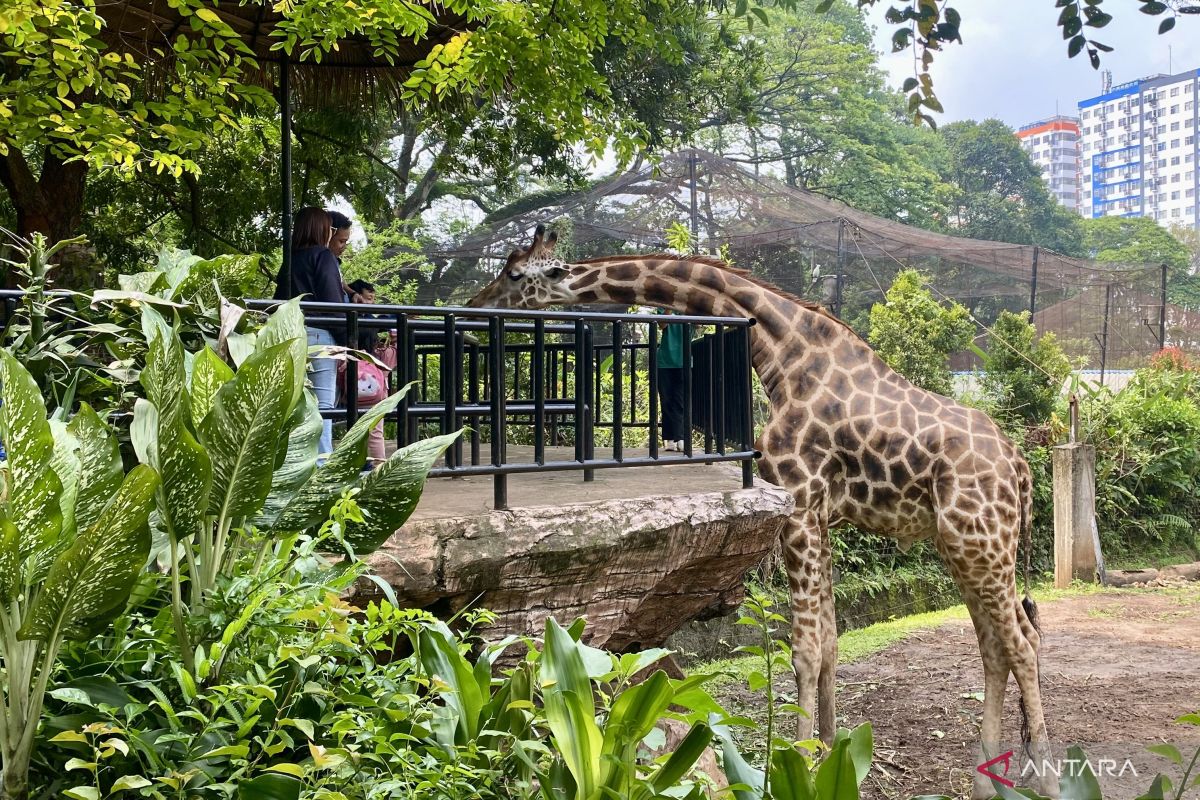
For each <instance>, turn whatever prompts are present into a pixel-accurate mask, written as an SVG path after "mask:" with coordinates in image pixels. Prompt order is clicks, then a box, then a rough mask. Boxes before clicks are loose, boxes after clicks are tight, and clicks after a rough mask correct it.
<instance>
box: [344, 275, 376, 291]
mask: <svg viewBox="0 0 1200 800" xmlns="http://www.w3.org/2000/svg"><path fill="white" fill-rule="evenodd" d="M350 290H351V291H352V292H354V293H355V294H362V293H363V292H373V291H375V284H373V283H370V282H368V281H364V280H363V279H362V278H359V279H358V280H356V281H354V282H353V283H351V284H350Z"/></svg>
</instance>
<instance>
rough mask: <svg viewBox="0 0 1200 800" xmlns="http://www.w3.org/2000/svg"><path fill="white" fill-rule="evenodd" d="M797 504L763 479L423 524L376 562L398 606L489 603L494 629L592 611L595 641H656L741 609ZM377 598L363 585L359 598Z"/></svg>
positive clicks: (413, 524)
mask: <svg viewBox="0 0 1200 800" xmlns="http://www.w3.org/2000/svg"><path fill="white" fill-rule="evenodd" d="M792 507H793V502H792V498H791V496H790V495H789V494H788V493H787V492H786V491H784V490H782V489H779V488H778V487H775V486H771V485H769V484H766V483H762V482H759V483H758V484H757V485H756V486H755V487H754V488H752V489H738V490H735V491H726V492H705V493H698V494H685V495H672V496H657V497H639V498H632V499H620V500H602V501H596V502H588V503H578V504H572V505H564V506H555V507H532V508H516V509H513V510H511V511H491V512H489V513H487V514H485V515H479V516H462V517H444V518H439V519H424V520H416V521H410V522H409V524H407V525H406V526H405V527H403V528H401V529H400V530H399V531H398V532H397V533H396V534H395V535H394V536H392V538H391V539H389V540H388V542H387V543H386V544H385V545H384V546H383V547H382V548H381V549H380V550H379V551H377V552H376V553H375V554H373V555H372V556H371V557H370V559H369V563H370V566H371V568H372V569H373V571H374V572H375V573H376V574H377V575H379V576H380V577H382V578H383V579H385V580H386V581H387V582H388V583H390V584H391V585H392V587H393V588H394V589H395V591H396V595H397V599H398V600H399V601H400V602H401V603H403V604H407V605H412V606H420V607H430V608H433V609H434V610H436V611H437V612H439V613H443V612H449V613H453V612H455V611H457V610H459V609H461V608H463V607H464V606H466V605H468V604H470V605H472V606H475V607H482V608H487V609H490V610H492V611H493V612H495V613H496V614H498V615H499V616H498V619H497V620H496V624H495V626H494V628H493V629H492V630H490V631H489V635H496V636H503V635H506V634H510V633H514V634H526V633H534V632H537V631H538V630H540V628H541V627H542V625H543V623H544V621H545V619H546V617H547V616H553V617H554V618H555V619H557V620H559V621H562V622H564V623H566V622H570V621H571V620H573V619H575V618H576V617H580V616H585V617H587V620H588V628H587V636H586V638H587V640H588V641H589V642H590V643H591V644H593V645H595V646H597V647H605V648H608V649H611V650H616V651H624V650H628V649H637V648H646V647H656V646H660V645H661V644H663V642H664V641H665V640H666V638H667V637H668V636H669V635H670V634H671V633H673V632H674V631H676V630H677V629H679V628H680V627H681V626H683V625H685V624H686V623H688V622H690V621H691V620H693V619H699V618H705V617H710V616H714V615H718V614H724V613H729V612H730V611H732V610H733V609H734V608H736V607H737V605H738V604H739V603H740V602H741V600H742V595H743V588H742V587H743V578H744V576H745V573H746V572H747V571H748V570H750V569H751V568H753V567H754V566H755V565H756V564H758V563H759V561H761V560H762V558H763V557H764V556H765V555H766V554H767V553H768V552H769V551H770V550H771V548H772V546H773V544H774V543H775V541H776V539H777V538H778V537H779V534H780V532H781V530H782V527H783V524H784V522H785V521H786V520H787V517H788V515H789V514H790V513H791V511H792ZM373 593H375V594H377V593H378V589H377V588H376V587H375V585H374V584H373V583H371V582H367V581H364V582H362V583H361V585H360V586H359V587H357V589H356V595H355V600H356V601H357V602H360V603H361V602H364V601H366V600H368V599H371V597H372V596H373Z"/></svg>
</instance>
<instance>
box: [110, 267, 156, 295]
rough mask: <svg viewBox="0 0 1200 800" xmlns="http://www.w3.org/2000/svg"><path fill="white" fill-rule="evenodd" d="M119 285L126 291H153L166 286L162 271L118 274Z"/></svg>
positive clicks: (147, 292) (148, 292)
mask: <svg viewBox="0 0 1200 800" xmlns="http://www.w3.org/2000/svg"><path fill="white" fill-rule="evenodd" d="M117 286H120V287H121V289H122V290H123V291H126V292H144V293H146V294H150V293H152V292H157V291H161V290H162V289H165V288H166V281H164V280H163V274H162V273H161V272H135V273H133V274H132V275H118V276H117Z"/></svg>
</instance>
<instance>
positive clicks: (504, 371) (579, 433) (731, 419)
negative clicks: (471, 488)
mask: <svg viewBox="0 0 1200 800" xmlns="http://www.w3.org/2000/svg"><path fill="white" fill-rule="evenodd" d="M247 305H248V306H249V307H251V308H255V309H260V310H265V309H267V308H269V307H270V306H271V305H273V303H272V301H265V300H251V301H249V302H248V303H247ZM301 307H302V308H303V310H304V312H305V315H306V318H307V324H308V325H310V326H312V327H321V328H325V329H327V330H329V331H331V332H333V333H334V336H335V338H342V339H344V341H346V342H348V343H350V344H354V343H356V342H357V341H358V339H359V335H360V333H362V332H364V331H376V332H378V334H380V335H382V334H384V333H385V332H392V331H394V332H395V347H396V355H397V358H396V366H395V369H394V370H393V371H392V372H391V374H390V376H389V382H390V387H389V388H390V389H391V391H396V390H397V389H399V388H400V387H402V386H405V385H407V384H409V383H413V384H415V386H414V387H413V390H411V391H410V392H409V393H408V394H407V395H406V396H405V399H404V400H403V401H402V402H401V404H400V405H399V406H398V407H397V409H396V411H395V412H394V413H392V414H390V415H388V416H387V417H385V420H386V421H389V422H392V423H394V424H395V441H396V445H397V447H403V446H405V445H407V444H409V443H411V442H414V441H416V440H417V439H419V438H421V437H422V436H423V435H426V434H429V433H449V432H451V431H455V430H458V429H459V428H460V427H462V426H466V427H467V428H469V432H468V433H467V434H466V436H464V437H463V438H461V439H459V440H458V442H457V443H456V444H455V445H454V446H453V447H451V448H450V449H449V450H447V452H446V456H445V462H444V465H443V466H440V467H437V468H435V469H434V470H433V471H432V472H431V473H430V476H431V477H445V476H466V475H488V476H492V477H493V479H494V498H493V499H494V504H495V507H496V508H506V507H507V506H508V483H507V476H508V475H513V474H523V473H537V472H554V471H564V470H578V471H582V472H583V476H584V480H591V479H592V478H593V477H594V474H595V470H597V469H613V468H620V467H637V466H650V465H673V464H694V463H704V464H708V463H713V462H741V465H742V481H743V485H744V486H747V487H748V486H750V485H752V482H753V468H752V464H753V459H754V458H755V457H756V456H757V453H756V452H755V451H754V430H753V420H752V417H751V409H752V403H751V399H752V382H751V377H750V327H751V326H752V325H753V321H752V320H746V319H740V318H724V317H703V316H670V317H664V316H648V315H637V314H614V313H597V312H578V311H518V310H509V309H491V308H427V307H412V306H388V305H356V304H340V303H301ZM661 323H666V324H672V325H680V326H683V327H684V328H685V331H684V340H685V341H690V340H691V339H692V332H693V331H694V330H696V329H698V328H701V327H704V328H705V329H708V330H710V331H711V332H709V333H707V334H706V335H705V336H704V337H703V338H702V339H700V340H699V342H698V343H697V344H696V345H695V346H694V347H693V351H694V352H695V353H697V354H699V355H698V356H696V357H699V358H702V359H703V360H704V361H703V364H700V365H697V366H695V367H694V366H693V365H692V359H684V366H683V377H684V384H685V392H684V426H685V428H684V429H685V430H687V431H693V430H694V431H697V432H699V433H702V434H703V441H704V447H703V450H702V451H700V452H697V451H696V450H695V449H694V448H693V444H692V440H691V437H690V436H689V437H685V438H684V450H683V452H682V453H678V454H676V453H672V454H670V455H669V456H666V455H664V454H663V453H661V452H660V447H659V439H660V435H659V433H660V431H659V421H658V417H659V415H658V405H659V400H658V375H657V349H658V339H659V330H658V325H659V324H661ZM597 340H599V341H597ZM715 342H722V343H724V344H723V346H715V345H714V344H713V343H715ZM706 343H707V346H706ZM697 374H703V375H704V376H705V380H704V382H703V383H698V382H694V381H693V376H694V375H697ZM343 386H344V391H343V396H342V399H341V402H340V404H339V407H338V408H334V409H330V410H326V411H323V412H322V414H323V416H325V417H326V418H327V419H333V420H345V421H346V422H347V423H348V424H353V423H354V421H355V420H357V418H358V417H359V415H360V414H361V411H360V409H359V408H358V398H357V386H358V375H357V362H355V361H353V360H351V361H348V362H347V364H346V377H345V381H344V382H343ZM495 387H500V390H499V391H497V390H496V388H495ZM631 429H632V430H637V431H644V432H645V433H644V436H645V448H644V449H645V452H644V453H643V452H641V450H642V448H640V447H639V448H637V449H636V450H635V451H634V452H631V448H630V447H629V445H628V443H627V436H626V434H627V433H628V432H629V431H630V430H631ZM639 438H641V436H639ZM514 440H515V441H519V442H521V443H528V445H531V446H532V455H531V457H526V458H524V459H522V458H520V457H518V458H512V457H510V451H509V447H510V444H511V443H513V442H514ZM485 444H486V445H487V446H488V448H489V452H488V453H487V455H486V456H485V455H484V453H483V447H484V445H485ZM556 446H558V447H566V448H573V453H572V454H571V457H569V458H558V459H554V458H547V452H548V448H553V447H556ZM598 446H599V447H600V448H601V449H602V450H608V451H609V452H607V453H601V454H600V455H597V447H598Z"/></svg>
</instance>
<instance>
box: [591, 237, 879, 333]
mask: <svg viewBox="0 0 1200 800" xmlns="http://www.w3.org/2000/svg"><path fill="white" fill-rule="evenodd" d="M651 260H655V261H657V260H670V261H687V262H689V263H692V264H704V265H705V266H709V267H716V268H717V269H719V270H722V271H724V272H728V273H730V274H731V275H736V276H738V277H739V278H742V279H743V280H747V281H749V282H750V283H753V284H754V285H755V286H758V287H759V288H762V289H766V290H767V291H768V292H771V293H772V294H774V295H776V296H778V297H782V298H783V299H784V300H787V301H788V302H791V303H795V304H796V305H798V306H800V307H801V308H804V309H807V310H809V311H812V312H814V313H816V314H820V315H821V316H823V317H825V318H826V319H828V320H830V321H832V322H836V323H837V324H838V325H841V326H842V327H843V328H845V329H846V330H848V331H850V333H852V334H854V335H855V336H856V337H858V338H860V339H861V338H862V337H861V336H859V334H858V331H856V330H854V329H853V328H851V327H850V325H849V324H848V323H847V322H845V321H844V320H842V319H839V318H838V317H835V316H834V315H833V314H830V313H829V310H828V309H826V308H825V306H823V305H821V304H820V303H814V302H813V301H812V300H805V299H804V298H803V297H800V296H798V295H794V294H792V293H791V292H789V291H786V290H784V289H780V288H779V287H778V286H776V285H775V284H773V283H771V282H769V281H764V280H763V279H762V278H759V277H757V276H756V275H754V274H752V273H751V272H750V270H747V269H742V268H740V267H735V266H733V265H732V264H730V263H729V262H728V261H726V260H725V259H723V258H718V257H717V256H681V255H678V254H676V253H635V254H630V255H611V256H595V257H593V258H585V259H582V260H580V261H575V262H573V263H575V264H603V263H605V262H616V261H651Z"/></svg>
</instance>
